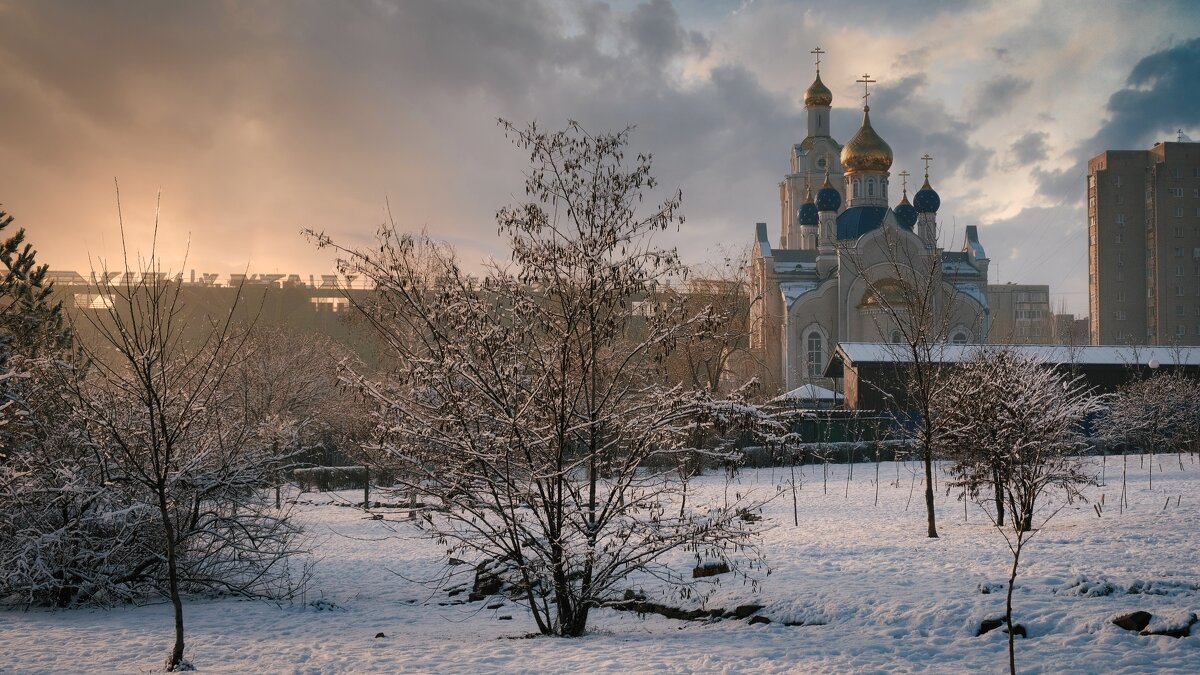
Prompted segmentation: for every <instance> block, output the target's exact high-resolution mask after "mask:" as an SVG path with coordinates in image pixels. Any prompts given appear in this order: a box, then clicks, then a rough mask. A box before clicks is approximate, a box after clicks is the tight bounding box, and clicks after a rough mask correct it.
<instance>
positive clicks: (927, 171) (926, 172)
mask: <svg viewBox="0 0 1200 675" xmlns="http://www.w3.org/2000/svg"><path fill="white" fill-rule="evenodd" d="M921 159H922V161H924V162H925V178H927V179H928V178H929V163H930V162H932V161H933V158H932V157H930V156H929V153H928V152H927V153H925V154H924V155H923V156H922V157H921Z"/></svg>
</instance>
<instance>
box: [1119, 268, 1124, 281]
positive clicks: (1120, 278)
mask: <svg viewBox="0 0 1200 675" xmlns="http://www.w3.org/2000/svg"><path fill="white" fill-rule="evenodd" d="M1117 281H1125V270H1117Z"/></svg>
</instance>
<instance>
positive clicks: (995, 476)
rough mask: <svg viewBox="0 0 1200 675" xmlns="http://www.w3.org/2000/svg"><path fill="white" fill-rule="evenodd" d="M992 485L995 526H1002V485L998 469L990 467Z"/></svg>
mask: <svg viewBox="0 0 1200 675" xmlns="http://www.w3.org/2000/svg"><path fill="white" fill-rule="evenodd" d="M992 487H993V488H995V491H996V492H995V494H996V527H1004V486H1003V484H1002V483H1001V482H1000V470H999V469H997V468H996V467H992Z"/></svg>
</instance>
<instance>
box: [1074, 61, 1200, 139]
mask: <svg viewBox="0 0 1200 675" xmlns="http://www.w3.org/2000/svg"><path fill="white" fill-rule="evenodd" d="M1197 83H1200V38H1194V39H1192V40H1188V41H1187V42H1184V43H1182V44H1180V45H1178V46H1176V47H1171V48H1169V49H1164V50H1162V51H1160V52H1156V53H1154V54H1151V55H1150V56H1147V57H1146V58H1144V59H1142V60H1141V61H1139V62H1138V64H1137V65H1136V66H1134V68H1133V70H1132V71H1131V72H1130V73H1129V79H1128V80H1127V81H1126V87H1125V88H1124V89H1122V90H1120V91H1118V92H1115V93H1114V94H1113V95H1112V96H1111V97H1109V99H1108V106H1107V110H1108V114H1109V117H1108V120H1107V121H1106V122H1105V124H1104V126H1103V127H1102V128H1101V129H1100V131H1099V132H1097V133H1096V135H1095V136H1094V137H1092V139H1091V140H1090V141H1089V142H1088V144H1087V145H1089V146H1091V147H1092V148H1094V152H1093V153H1092V154H1095V153H1098V152H1101V151H1103V150H1107V149H1114V150H1116V149H1130V148H1142V147H1149V146H1150V145H1151V144H1152V143H1153V142H1154V141H1155V140H1163V139H1165V138H1171V139H1172V140H1173V132H1174V131H1175V130H1176V129H1177V128H1181V127H1182V128H1183V129H1184V130H1185V131H1186V130H1187V129H1192V130H1195V129H1196V128H1197V127H1196V124H1197V117H1196V111H1197V110H1200V86H1197Z"/></svg>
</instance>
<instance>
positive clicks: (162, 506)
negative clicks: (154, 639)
mask: <svg viewBox="0 0 1200 675" xmlns="http://www.w3.org/2000/svg"><path fill="white" fill-rule="evenodd" d="M158 510H159V515H160V516H161V517H162V526H163V533H164V534H165V535H167V589H168V593H169V595H170V596H171V606H172V607H173V608H174V610H175V645H174V647H172V648H171V655H170V656H168V657H167V663H166V669H167V671H168V672H171V671H175V670H179V669H180V665H181V664H182V663H183V599H182V598H181V597H180V596H179V569H178V561H177V560H176V558H177V556H176V551H175V528H174V527H172V526H171V514H170V511H169V510H168V508H167V493H166V489H165V488H164V487H162V486H160V487H159V490H158Z"/></svg>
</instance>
